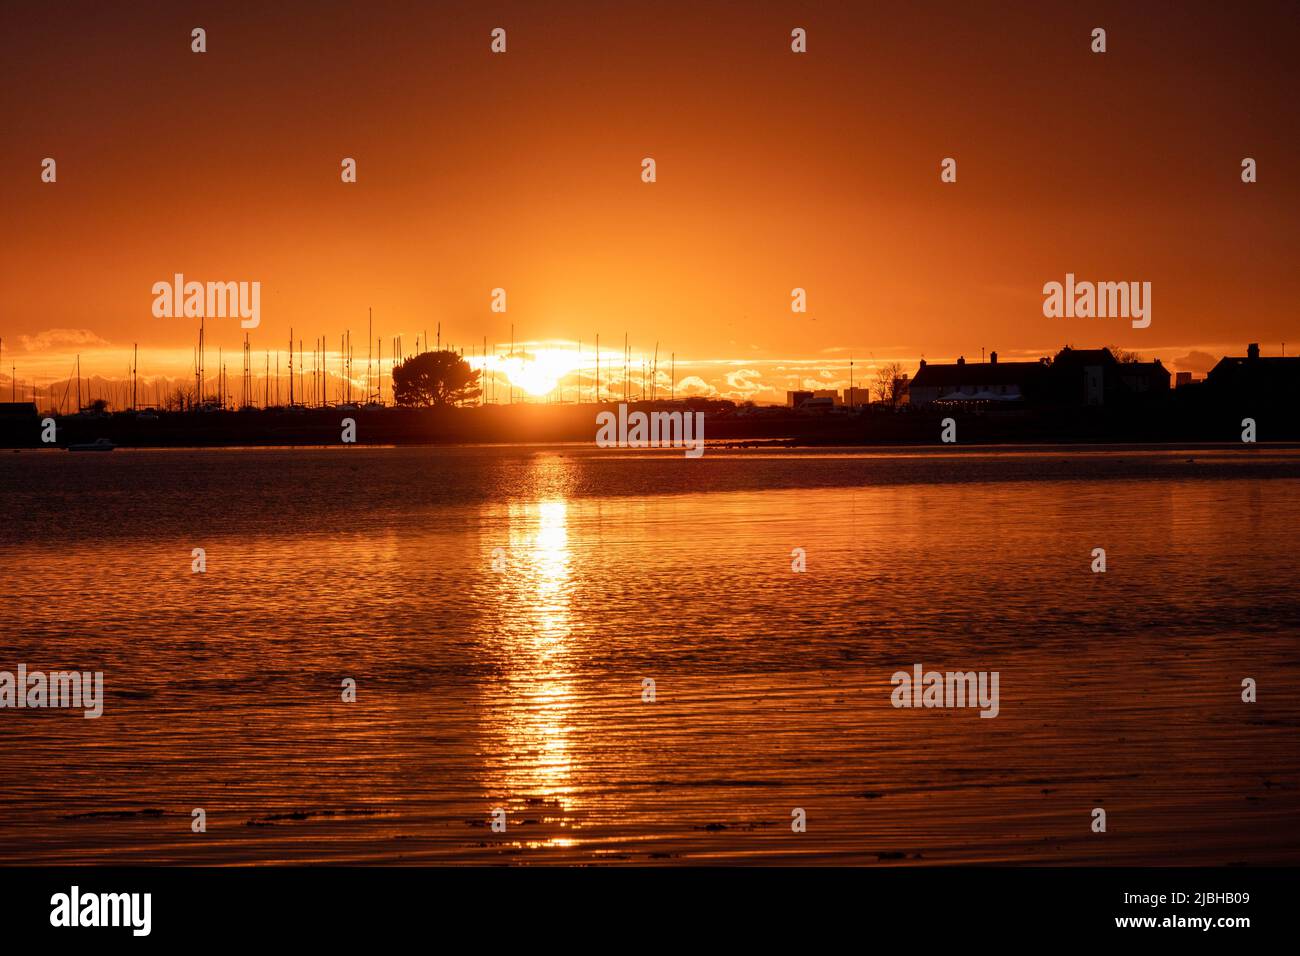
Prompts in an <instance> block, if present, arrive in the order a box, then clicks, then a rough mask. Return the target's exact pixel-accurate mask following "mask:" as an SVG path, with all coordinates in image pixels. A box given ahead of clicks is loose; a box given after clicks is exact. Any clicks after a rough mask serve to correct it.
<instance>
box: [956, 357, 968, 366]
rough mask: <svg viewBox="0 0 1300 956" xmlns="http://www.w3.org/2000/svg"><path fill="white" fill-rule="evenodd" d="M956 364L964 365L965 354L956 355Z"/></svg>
mask: <svg viewBox="0 0 1300 956" xmlns="http://www.w3.org/2000/svg"><path fill="white" fill-rule="evenodd" d="M957 364H958V365H965V364H966V356H964V355H959V356H958V357H957Z"/></svg>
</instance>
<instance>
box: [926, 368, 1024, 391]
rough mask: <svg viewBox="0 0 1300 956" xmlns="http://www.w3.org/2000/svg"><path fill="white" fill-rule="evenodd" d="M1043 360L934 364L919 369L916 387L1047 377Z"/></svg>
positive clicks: (1016, 382)
mask: <svg viewBox="0 0 1300 956" xmlns="http://www.w3.org/2000/svg"><path fill="white" fill-rule="evenodd" d="M1046 373H1047V366H1046V365H1044V364H1043V363H1042V362H967V363H965V364H964V365H956V364H953V365H931V364H928V363H927V364H926V365H925V367H924V368H922V369H920V370H918V371H917V373H916V375H915V376H914V377H913V379H912V383H911V385H912V388H958V387H960V386H963V385H970V386H988V385H1023V384H1024V383H1026V382H1030V381H1035V382H1036V381H1039V380H1040V379H1042V378H1043V377H1045V375H1046Z"/></svg>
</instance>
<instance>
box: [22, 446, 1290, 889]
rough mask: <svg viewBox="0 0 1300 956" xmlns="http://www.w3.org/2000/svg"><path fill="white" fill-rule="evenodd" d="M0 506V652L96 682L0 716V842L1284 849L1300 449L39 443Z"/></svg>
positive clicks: (1156, 851)
mask: <svg viewBox="0 0 1300 956" xmlns="http://www.w3.org/2000/svg"><path fill="white" fill-rule="evenodd" d="M0 509H2V510H0V519H2V520H0V670H10V671H12V670H14V669H16V667H17V665H18V664H19V663H25V664H27V665H28V667H29V669H32V670H37V669H40V670H54V669H63V668H76V669H80V670H102V671H103V672H104V675H105V685H106V703H105V712H104V716H103V717H102V718H100V719H98V720H85V719H83V718H82V717H81V714H80V712H79V711H63V710H21V711H19V710H0V772H2V773H3V780H4V786H3V787H0V861H4V862H11V863H13V862H23V863H26V862H109V861H111V862H115V863H155V862H179V863H266V862H285V861H294V862H309V861H311V862H317V861H320V862H383V863H405V862H410V863H439V862H473V863H502V862H516V863H545V862H598V861H617V862H631V863H664V862H671V863H701V862H705V863H716V862H784V863H789V862H817V863H828V862H829V863H855V864H873V865H874V864H877V863H879V864H881V865H891V866H899V865H914V864H930V863H952V862H966V861H994V862H1025V863H1079V862H1085V863H1106V864H1119V863H1143V864H1146V863H1173V864H1183V863H1186V864H1191V863H1209V864H1220V863H1234V862H1251V863H1280V862H1290V863H1295V862H1297V861H1298V860H1300V747H1297V729H1298V727H1300V654H1298V653H1297V650H1298V647H1300V642H1298V640H1297V638H1298V636H1300V587H1297V585H1300V556H1298V554H1297V535H1296V532H1297V529H1300V452H1296V451H1278V450H1269V449H1267V448H1240V447H1237V448H1222V449H1206V448H1198V449H1195V450H1179V451H1171V450H1160V449H1153V450H1132V449H1128V450H1093V451H1078V450H1066V449H1046V450H1033V451H1025V450H1022V451H1014V450H1012V451H1000V452H996V453H988V452H973V451H965V452H957V451H947V452H944V453H935V452H934V451H933V450H930V451H922V450H914V451H906V450H903V451H893V452H889V453H884V454H877V453H864V452H855V451H844V452H832V453H814V452H779V453H771V452H757V451H731V452H728V451H721V450H710V452H709V453H707V454H706V455H705V456H704V457H703V458H702V459H699V460H698V461H689V460H686V459H685V458H684V457H683V456H682V455H681V453H680V452H676V453H672V454H654V455H638V454H631V453H621V454H620V453H618V452H597V451H594V450H591V449H588V448H572V449H570V448H558V449H529V448H523V449H521V448H477V449H466V448H457V449H438V448H407V449H383V448H379V449H364V448H348V449H334V450H325V449H320V450H310V449H299V450H289V449H284V450H279V449H271V450H213V451H160V452H131V451H118V452H114V453H112V454H110V455H74V454H68V453H65V452H53V451H52V452H37V453H31V452H24V453H21V454H9V453H5V454H3V455H0ZM200 547H201V548H204V549H205V550H206V554H207V573H205V574H193V573H191V569H190V566H191V549H193V548H200ZM1094 547H1104V548H1105V549H1106V551H1107V563H1108V571H1107V573H1105V574H1093V573H1092V572H1091V570H1090V563H1091V560H1092V559H1091V551H1092V549H1093V548H1094ZM498 548H499V549H502V551H501V552H500V553H499V557H503V558H504V561H505V564H506V567H505V570H503V571H502V570H494V568H493V554H494V549H498ZM794 548H804V549H805V550H806V554H807V572H806V573H803V574H797V573H794V572H792V570H791V550H792V549H794ZM914 663H922V664H924V665H925V666H926V667H927V669H930V668H933V669H935V670H990V671H991V670H996V671H999V672H1000V675H1001V681H1000V690H1001V701H1000V706H1001V714H1000V716H998V717H997V718H996V719H993V720H988V719H980V718H979V717H978V712H977V711H975V710H941V709H935V710H904V709H894V708H893V707H892V706H891V704H890V691H891V690H892V687H891V685H890V683H889V679H890V676H891V675H892V673H893V672H894V671H896V670H899V669H906V670H910V668H911V666H912V665H913V664H914ZM349 677H350V678H353V679H355V680H356V682H357V687H358V691H357V693H358V699H357V701H356V702H355V703H344V702H342V700H341V699H340V694H341V682H342V681H343V680H344V679H345V678H349ZM1243 677H1253V678H1255V679H1256V680H1257V681H1258V684H1259V701H1258V702H1257V703H1255V704H1245V703H1242V702H1241V699H1240V684H1241V680H1242V678H1243ZM644 678H653V680H654V681H655V684H656V688H655V689H656V698H657V699H656V700H655V702H653V703H646V702H643V701H642V681H643V679H644ZM195 807H202V808H204V809H205V811H206V813H207V824H208V829H207V832H206V833H201V834H200V833H192V832H191V829H190V819H191V810H192V809H193V808H195ZM796 807H801V808H803V809H804V810H805V811H806V813H807V821H808V823H807V832H806V833H801V834H798V833H793V832H791V828H790V821H791V811H792V809H793V808H796ZM1094 807H1103V808H1105V809H1106V811H1107V814H1108V821H1107V822H1108V832H1107V833H1105V834H1094V833H1092V832H1091V830H1090V823H1091V820H1092V816H1091V814H1092V809H1093V808H1094ZM495 808H502V809H504V810H505V811H506V812H507V819H508V828H507V831H506V832H505V833H504V834H499V833H494V832H492V830H491V829H490V828H489V826H488V824H489V820H490V815H491V813H492V811H493V810H494V809H495Z"/></svg>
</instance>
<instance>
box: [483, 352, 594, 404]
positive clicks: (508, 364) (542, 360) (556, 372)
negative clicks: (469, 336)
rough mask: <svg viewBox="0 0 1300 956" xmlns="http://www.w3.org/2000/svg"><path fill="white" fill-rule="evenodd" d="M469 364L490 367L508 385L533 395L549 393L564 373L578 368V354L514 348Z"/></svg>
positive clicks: (566, 373)
mask: <svg viewBox="0 0 1300 956" xmlns="http://www.w3.org/2000/svg"><path fill="white" fill-rule="evenodd" d="M470 364H472V365H474V366H475V367H477V368H484V369H486V370H487V371H488V372H489V373H490V372H492V371H493V370H495V371H497V372H500V373H504V375H505V377H506V379H507V380H508V381H509V382H510V384H511V385H513V386H514V387H515V388H519V389H523V391H525V392H527V393H528V394H529V395H534V396H542V395H549V394H550V393H551V392H553V391H555V389H556V388H557V387H558V386H559V384H560V382H561V380H562V379H563V378H564V377H565V376H566V375H568V374H569V373H571V372H574V371H577V370H578V369H579V368H581V367H582V361H581V359H580V357H579V355H578V353H577V352H576V351H573V350H571V349H534V350H533V351H531V352H524V351H518V352H516V353H515V354H514V355H503V356H493V357H492V358H489V359H478V360H476V361H471V363H470Z"/></svg>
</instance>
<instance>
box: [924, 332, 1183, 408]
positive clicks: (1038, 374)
mask: <svg viewBox="0 0 1300 956" xmlns="http://www.w3.org/2000/svg"><path fill="white" fill-rule="evenodd" d="M1168 391H1169V370H1168V369H1166V368H1165V367H1164V366H1163V365H1161V364H1160V360H1159V359H1157V360H1156V361H1154V362H1120V361H1117V360H1116V358H1115V356H1114V355H1112V354H1111V351H1110V349H1075V348H1070V347H1069V346H1066V347H1065V348H1063V349H1061V351H1060V352H1058V353H1056V358H1055V359H1047V358H1043V359H1039V360H1038V361H1037V362H999V361H998V353H997V352H993V353H991V354H990V355H989V361H987V362H979V363H975V362H967V361H966V359H965V358H959V359H957V362H956V364H953V365H933V364H927V363H926V362H925V360H924V359H922V361H921V368H920V370H919V371H918V372H917V373H916V377H915V378H913V379H912V381H911V383H910V393H911V402H912V404H913V405H927V404H930V403H931V402H996V403H1001V402H1020V403H1023V404H1054V405H1107V404H1124V403H1126V402H1134V401H1141V400H1144V399H1146V398H1150V397H1154V396H1156V395H1159V394H1162V393H1168Z"/></svg>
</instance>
